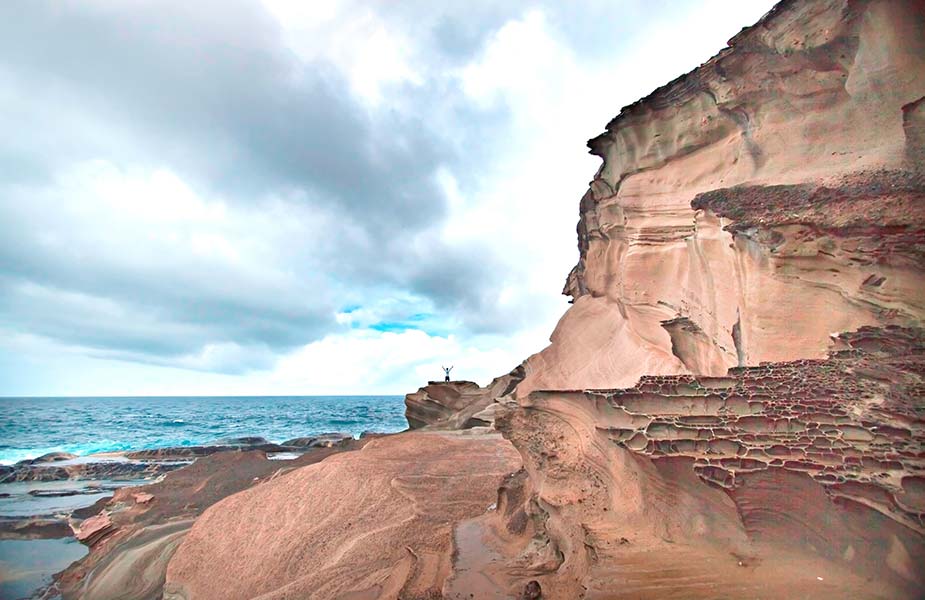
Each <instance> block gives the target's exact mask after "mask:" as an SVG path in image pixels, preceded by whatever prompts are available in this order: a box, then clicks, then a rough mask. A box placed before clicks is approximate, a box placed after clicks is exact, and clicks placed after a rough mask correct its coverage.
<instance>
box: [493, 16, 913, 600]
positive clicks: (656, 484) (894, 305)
mask: <svg viewBox="0 0 925 600" xmlns="http://www.w3.org/2000/svg"><path fill="white" fill-rule="evenodd" d="M923 102H925V4H923V3H921V2H896V1H890V0H866V1H865V0H861V1H843V0H823V1H818V2H808V1H807V2H801V1H785V2H781V3H779V4H778V6H777V7H775V9H774V10H772V11H771V12H770V13H769V14H768V15H766V16H765V17H764V18H763V19H762V20H761V21H760V22H759V23H758V24H757V25H755V26H754V27H751V28H748V29H746V30H743V31H742V32H741V33H740V34H738V35H737V36H735V37H734V38H733V39H732V40H731V41H730V45H729V47H728V48H726V49H725V50H723V51H722V52H720V53H719V54H718V55H717V56H715V57H714V58H713V59H711V60H710V61H708V62H707V63H705V64H704V65H702V66H701V67H700V68H698V69H696V70H695V71H693V72H691V73H689V74H687V75H685V76H683V77H681V78H679V79H677V80H675V81H673V82H671V83H669V84H668V85H666V86H664V87H662V88H660V89H659V90H656V91H655V92H654V93H653V94H652V95H650V96H648V97H646V98H644V99H642V100H640V101H639V102H637V103H635V104H633V105H631V106H629V107H626V108H624V109H623V110H622V111H621V113H620V115H619V116H618V117H617V118H615V119H614V120H613V121H612V122H611V123H610V124H608V126H607V131H606V132H605V133H604V134H602V135H600V136H598V137H597V138H594V139H593V140H591V141H590V142H589V146H590V148H591V152H592V153H593V154H596V155H598V156H600V157H601V158H602V159H603V164H602V166H601V168H600V170H599V171H598V172H597V174H596V175H595V177H594V180H593V181H592V182H591V185H590V188H589V189H588V191H587V192H586V194H585V195H584V197H583V198H582V199H581V202H580V208H579V211H580V220H579V224H578V241H579V251H580V259H579V263H578V265H576V267H575V268H574V269H573V270H572V272H571V273H570V274H569V276H568V278H567V281H566V286H565V290H564V292H565V293H566V294H567V295H570V296H572V297H573V306H572V307H571V308H570V309H569V311H568V312H567V313H566V314H565V316H564V317H563V318H562V319H561V320H560V322H559V324H558V326H557V328H556V330H555V331H554V332H553V334H552V337H551V342H552V343H551V345H550V346H549V347H547V348H546V349H545V350H543V351H542V352H540V353H538V354H536V355H534V356H532V357H530V358H529V359H528V360H527V361H526V362H525V364H524V367H525V378H524V380H523V382H522V383H520V384H519V385H518V386H517V388H516V390H515V391H514V394H513V396H514V397H515V398H516V401H513V400H507V401H503V402H502V403H501V404H502V405H503V406H504V407H505V408H506V409H507V411H505V412H503V413H502V415H501V416H500V417H499V418H498V420H496V427H498V428H499V429H500V430H501V431H503V433H504V435H505V436H506V437H507V438H508V439H510V440H511V441H512V442H513V443H514V445H515V446H516V447H517V449H518V450H519V451H520V452H521V454H522V456H523V459H524V466H525V471H524V475H523V476H522V477H521V478H520V479H519V480H518V481H519V483H518V484H517V485H515V484H514V483H512V484H511V485H509V486H506V487H505V489H503V490H502V493H501V495H500V496H499V501H498V507H499V509H498V511H497V513H496V514H495V515H493V516H492V517H483V518H480V519H478V520H477V524H478V527H480V528H481V531H482V532H483V535H482V539H483V542H484V544H485V547H486V548H487V549H488V550H487V552H489V553H495V554H497V555H499V556H501V557H502V558H500V559H498V560H494V561H492V562H491V563H490V564H487V565H485V570H486V571H487V574H488V579H489V580H491V581H492V582H494V586H495V591H497V592H499V593H503V594H507V595H508V596H509V597H516V596H517V595H518V594H523V593H525V592H524V590H525V589H526V588H525V586H526V585H527V584H528V583H529V582H530V581H533V580H536V581H537V582H538V583H539V585H540V587H541V589H542V591H543V594H544V595H549V596H550V597H555V598H559V597H562V598H624V597H626V598H666V597H677V598H698V597H709V598H713V597H757V598H780V597H812V598H906V597H908V598H914V597H918V596H919V595H920V593H921V589H923V586H925V581H923V575H922V573H923V571H922V569H921V565H922V564H925V527H923V526H925V521H923V515H925V513H923V510H922V501H921V495H922V493H923V483H922V481H923V479H922V474H923V469H925V462H923V461H925V448H923V444H925V440H923V438H925V430H923V426H925V399H923V396H925V387H923V382H925V362H923V346H922V344H923V333H922V331H923V330H922V326H923V322H925V267H923V265H925V261H923V260H922V259H923V257H925V254H923V250H925V179H923V171H922V167H923V164H925V155H923V144H922V139H923V136H922V131H923V130H925V129H923V122H925V121H923V114H925V113H923V109H922V106H923ZM515 483H516V482H515ZM704 565H709V568H708V569H705V568H704Z"/></svg>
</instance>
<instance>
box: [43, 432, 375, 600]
mask: <svg viewBox="0 0 925 600" xmlns="http://www.w3.org/2000/svg"><path fill="white" fill-rule="evenodd" d="M323 437H324V438H325V439H328V441H330V440H331V439H332V438H331V437H330V436H323ZM365 443H366V441H365V440H353V439H352V438H350V440H349V441H347V442H343V443H340V444H337V445H335V446H333V447H326V448H318V449H313V450H311V451H310V452H306V453H305V454H304V455H302V456H300V457H299V458H296V459H294V460H286V461H278V460H268V459H267V456H266V453H265V452H264V451H260V450H250V451H247V450H246V449H245V451H241V452H229V451H220V452H214V453H211V454H209V455H208V456H205V457H203V458H199V459H198V460H196V462H194V463H192V464H190V465H188V466H185V467H184V468H182V469H179V470H175V471H172V472H170V473H168V474H167V475H166V476H165V477H164V479H163V480H162V481H158V482H155V483H152V484H149V485H146V486H143V487H124V488H120V489H118V490H116V491H115V493H114V494H113V496H112V497H111V498H105V499H103V500H100V501H99V502H97V503H96V504H95V505H93V506H90V507H88V508H84V509H79V510H77V511H74V513H73V514H72V517H71V525H72V528H73V529H74V532H75V537H76V538H77V539H78V540H79V541H81V542H83V543H84V544H86V545H88V546H89V547H90V553H89V554H88V555H87V556H85V557H84V558H83V559H82V560H80V561H78V562H75V563H74V564H72V565H71V566H70V567H68V569H67V570H65V571H64V572H63V573H60V574H59V575H57V576H56V580H57V581H56V586H55V587H56V590H57V591H58V592H60V593H61V595H62V596H63V597H64V598H66V599H70V598H90V599H95V598H132V599H145V600H147V599H149V598H150V599H155V598H156V599H160V598H161V594H162V591H163V585H164V579H165V573H166V570H167V563H168V561H169V560H170V558H171V556H173V553H174V551H175V550H176V549H177V546H179V544H180V542H182V541H183V538H184V537H185V536H186V535H187V533H188V532H189V530H190V527H191V526H192V525H193V522H194V521H195V520H196V519H197V517H199V515H201V514H202V513H203V511H205V510H206V509H207V508H209V506H211V505H213V504H215V503H216V502H218V501H219V500H221V499H222V498H225V497H226V496H229V495H232V494H235V493H237V492H239V491H241V490H244V489H248V488H251V487H253V486H260V485H261V484H263V483H264V482H266V481H269V480H272V479H274V478H276V477H279V476H280V475H282V474H284V473H286V472H288V471H291V470H293V469H298V468H300V467H304V466H307V465H310V464H313V463H316V462H318V461H321V460H323V459H325V458H327V457H329V456H331V455H332V454H336V453H338V452H341V451H345V450H352V449H356V448H361V447H362V446H363V444H365ZM163 454H170V453H169V452H165V453H163Z"/></svg>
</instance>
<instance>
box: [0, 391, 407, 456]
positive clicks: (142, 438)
mask: <svg viewBox="0 0 925 600" xmlns="http://www.w3.org/2000/svg"><path fill="white" fill-rule="evenodd" d="M404 408H405V407H404V402H403V397H402V396H253V397H244V396H233V397H227V396H222V397H202V396H197V397H179V396H176V397H157V398H155V397H142V398H111V397H107V398H0V464H7V465H9V464H13V463H15V462H17V461H20V460H23V459H27V458H35V457H37V456H41V455H42V454H45V453H48V452H70V453H72V454H77V455H81V456H83V455H86V454H93V453H97V452H113V451H120V450H142V449H148V448H165V447H171V446H197V445H208V444H211V443H214V442H216V441H218V440H221V439H223V438H231V437H245V436H260V437H264V438H266V439H268V440H269V441H271V442H282V441H284V440H287V439H291V438H296V437H306V436H311V435H315V434H319V433H327V432H343V433H350V434H353V435H354V436H359V435H360V434H361V433H363V432H364V431H371V432H382V433H389V432H395V431H401V430H403V429H406V428H407V422H406V421H405V417H404Z"/></svg>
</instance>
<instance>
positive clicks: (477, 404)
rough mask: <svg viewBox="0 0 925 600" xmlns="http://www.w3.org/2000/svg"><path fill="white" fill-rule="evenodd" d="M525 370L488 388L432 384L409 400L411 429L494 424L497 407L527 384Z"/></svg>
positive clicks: (467, 383)
mask: <svg viewBox="0 0 925 600" xmlns="http://www.w3.org/2000/svg"><path fill="white" fill-rule="evenodd" d="M523 377H524V371H523V367H522V366H518V367H517V368H516V369H514V370H513V371H511V372H510V373H508V374H507V375H502V376H501V377H496V378H495V379H493V380H492V382H491V383H489V384H488V385H486V386H485V387H480V386H479V385H478V384H477V383H474V382H472V381H449V382H443V381H431V382H429V383H428V384H427V385H426V386H425V387H422V388H420V389H419V390H418V391H417V392H414V393H413V394H407V395H406V396H405V418H406V419H408V427H409V428H410V429H420V428H423V427H429V428H431V429H469V428H471V427H487V426H492V425H493V424H494V419H495V410H494V408H495V407H494V406H493V404H494V403H495V402H496V401H497V400H498V399H499V398H501V397H504V396H506V395H508V394H510V393H511V392H512V391H513V390H514V388H515V387H516V386H517V384H518V383H520V382H521V380H523Z"/></svg>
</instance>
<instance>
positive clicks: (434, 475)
mask: <svg viewBox="0 0 925 600" xmlns="http://www.w3.org/2000/svg"><path fill="white" fill-rule="evenodd" d="M519 465H520V459H519V456H518V455H517V452H516V451H515V450H514V449H513V447H512V446H511V445H510V444H509V443H507V442H506V441H504V440H503V439H501V436H500V435H498V434H497V433H490V434H486V433H474V434H470V433H466V432H417V431H414V432H407V433H401V434H397V435H393V436H384V437H381V438H379V439H375V440H373V441H371V442H369V443H368V444H367V445H366V446H365V447H364V448H363V449H362V450H359V451H356V452H346V453H343V454H340V455H336V456H332V457H330V458H328V459H326V460H324V461H322V462H319V463H317V464H315V465H312V466H310V467H304V468H301V469H297V470H295V471H293V472H290V473H288V474H286V475H284V476H282V477H279V478H276V479H274V480H273V481H270V482H267V483H265V484H263V485H259V486H255V487H253V488H251V489H249V490H248V491H245V492H243V493H240V494H237V495H234V496H232V497H230V498H227V499H226V500H224V501H222V502H220V503H218V504H216V505H214V506H213V507H211V508H210V509H209V510H207V511H206V512H205V513H204V514H203V515H202V517H200V518H199V519H198V520H197V522H196V523H195V525H194V526H193V528H192V530H191V531H190V533H189V534H188V535H187V537H186V539H185V540H184V541H183V543H182V544H181V545H180V547H179V549H178V550H177V552H176V554H175V555H174V557H173V559H172V560H171V561H170V564H169V566H168V569H167V585H166V587H165V593H164V598H166V599H193V598H196V599H208V598H215V599H221V600H233V599H238V598H240V599H246V598H256V597H260V598H264V599H267V600H270V599H277V598H278V599H282V598H309V597H311V598H370V599H372V598H409V599H411V598H422V599H423V598H439V597H441V590H442V588H443V584H444V582H445V580H446V579H447V577H448V576H449V574H450V572H451V569H452V562H453V561H452V551H453V546H452V536H453V528H454V525H455V524H456V523H457V522H460V521H463V520H465V519H469V518H471V517H474V516H477V515H481V514H484V513H485V512H486V510H487V509H488V508H489V505H491V504H492V502H494V500H495V496H496V490H497V487H498V485H499V483H500V482H501V481H502V479H503V477H504V476H505V475H507V474H508V473H510V472H511V471H514V470H516V469H517V468H518V467H519Z"/></svg>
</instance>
